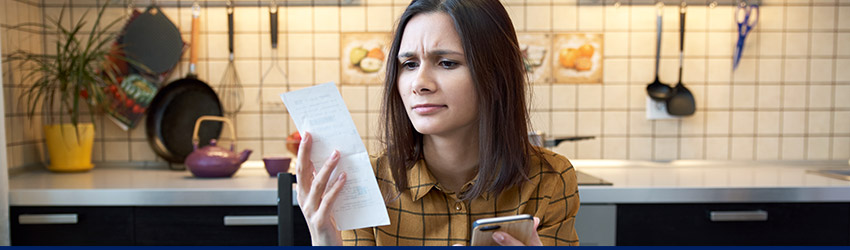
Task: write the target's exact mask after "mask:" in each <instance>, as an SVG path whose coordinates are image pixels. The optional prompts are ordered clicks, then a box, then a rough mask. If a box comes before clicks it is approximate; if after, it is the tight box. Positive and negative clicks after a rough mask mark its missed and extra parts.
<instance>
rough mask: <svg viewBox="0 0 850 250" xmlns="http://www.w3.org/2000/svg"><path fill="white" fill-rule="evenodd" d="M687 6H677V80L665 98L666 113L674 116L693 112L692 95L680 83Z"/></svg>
mask: <svg viewBox="0 0 850 250" xmlns="http://www.w3.org/2000/svg"><path fill="white" fill-rule="evenodd" d="M686 10H687V6H686V5H685V2H682V5H681V6H679V82H678V83H676V87H675V88H673V95H672V96H671V97H670V99H667V113H669V114H671V115H676V116H687V115H692V114H694V111H696V103H695V101H694V95H693V94H691V91H690V90H688V88H686V87H685V85H684V84H682V64H684V57H685V14H686V12H687V11H686Z"/></svg>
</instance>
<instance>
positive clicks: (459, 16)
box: [381, 0, 539, 200]
mask: <svg viewBox="0 0 850 250" xmlns="http://www.w3.org/2000/svg"><path fill="white" fill-rule="evenodd" d="M432 12H443V13H446V14H448V15H449V16H450V17H451V19H452V20H453V22H454V26H455V29H456V30H457V32H458V35H459V36H460V39H461V43H462V44H463V51H464V52H465V54H466V61H467V63H468V66H469V70H470V73H471V75H472V80H473V84H474V85H475V91H476V95H477V96H478V108H479V119H478V121H479V123H478V131H479V132H478V133H479V134H478V138H479V144H478V145H479V162H478V163H479V168H478V176H477V177H478V180H477V181H476V183H474V184H473V186H472V188H470V189H469V190H468V191H467V192H465V193H463V194H462V196H461V198H462V199H463V200H472V199H474V198H475V197H478V196H481V195H482V194H484V193H487V192H492V193H494V194H499V193H500V192H501V191H504V190H505V189H507V188H509V187H510V186H512V185H515V184H519V183H521V182H522V181H524V180H527V179H528V176H527V175H528V174H527V173H528V164H529V163H528V159H529V156H530V155H531V154H539V152H538V151H537V150H536V149H535V148H534V147H532V146H531V144H530V143H529V142H528V137H527V136H528V134H527V133H528V132H527V131H528V120H529V119H528V112H527V109H526V99H525V91H526V86H525V69H524V67H523V62H522V54H521V52H520V49H519V43H518V41H517V36H516V31H515V30H514V26H513V24H512V23H511V19H510V17H509V16H508V13H507V11H506V10H505V7H504V6H502V4H501V3H500V2H499V1H498V0H413V1H412V2H411V3H410V5H409V6H407V9H406V10H405V11H404V13H403V14H402V15H401V18H400V19H399V21H398V23H397V24H396V25H397V26H396V29H395V34H394V36H393V42H392V48H391V49H390V53H389V55H388V57H387V74H386V83H385V85H384V96H383V97H384V100H383V106H382V111H381V112H382V114H381V115H382V120H383V124H382V130H383V137H382V138H381V139H382V141H383V143H384V145H386V150H387V151H386V157H388V163H389V166H390V168H391V169H392V175H393V179H394V180H395V184H396V186H395V188H396V190H397V191H399V194H400V192H403V191H404V190H405V189H407V188H408V181H407V172H408V170H410V169H411V168H412V167H413V166H414V164H415V163H416V162H417V161H418V160H420V159H423V156H424V155H423V152H424V151H423V146H422V140H423V136H422V134H420V133H419V132H417V131H416V129H415V128H414V127H413V124H412V123H411V122H410V118H408V116H407V112H406V109H405V106H404V103H403V102H402V99H401V96H400V95H399V92H398V75H399V66H400V63H399V62H398V60H397V56H398V53H399V46H400V44H401V38H402V34H404V29H405V26H407V23H408V22H409V21H410V19H411V18H413V17H414V16H416V15H418V14H423V13H432Z"/></svg>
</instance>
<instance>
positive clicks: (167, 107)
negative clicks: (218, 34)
mask: <svg viewBox="0 0 850 250" xmlns="http://www.w3.org/2000/svg"><path fill="white" fill-rule="evenodd" d="M196 4H197V3H196ZM199 13H200V7H199V6H193V10H192V44H191V47H192V48H191V50H190V51H191V56H190V62H189V74H188V75H187V76H186V77H185V78H183V79H180V80H177V81H174V82H172V83H170V84H168V85H166V86H165V87H164V88H162V89H160V90H159V92H157V94H156V96H155V97H154V98H153V101H151V104H150V106H149V107H148V118H147V120H146V121H145V129H146V133H147V137H148V143H150V145H151V147H152V148H153V150H154V152H156V154H157V155H159V156H160V157H162V158H164V159H165V160H167V161H168V162H170V163H183V161H184V160H186V156H188V155H189V154H190V153H192V150H193V147H192V132H193V130H194V128H195V120H197V119H198V118H200V117H201V116H205V115H213V116H221V115H222V108H221V102H220V101H219V99H218V95H216V93H215V91H213V89H212V88H211V87H210V86H209V85H207V84H206V83H204V82H203V81H201V80H198V78H197V76H196V75H195V63H197V60H198V57H197V49H198V48H197V46H195V45H197V36H198V31H199V29H198V26H199V24H198V15H199ZM221 126H222V125H221V124H220V123H219V124H210V125H209V126H204V127H203V128H202V129H201V130H200V131H198V136H199V137H200V139H201V145H199V146H204V145H205V144H208V142H209V141H210V139H212V138H218V136H219V134H220V133H221ZM204 142H206V143H204ZM172 168H174V167H173V166H172Z"/></svg>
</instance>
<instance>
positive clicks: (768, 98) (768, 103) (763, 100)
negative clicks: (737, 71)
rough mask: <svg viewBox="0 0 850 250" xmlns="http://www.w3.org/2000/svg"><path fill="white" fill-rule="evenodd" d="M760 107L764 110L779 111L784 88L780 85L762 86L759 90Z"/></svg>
mask: <svg viewBox="0 0 850 250" xmlns="http://www.w3.org/2000/svg"><path fill="white" fill-rule="evenodd" d="M757 91H758V92H757V93H758V107H759V108H762V109H778V108H779V107H780V106H779V105H780V100H782V99H780V97H781V96H782V93H781V91H782V88H781V86H779V85H760V86H758V89H757Z"/></svg>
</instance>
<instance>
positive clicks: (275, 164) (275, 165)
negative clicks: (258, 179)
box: [263, 156, 292, 176]
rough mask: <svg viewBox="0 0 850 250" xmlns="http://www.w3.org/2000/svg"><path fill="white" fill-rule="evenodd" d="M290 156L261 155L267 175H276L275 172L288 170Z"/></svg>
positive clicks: (290, 160)
mask: <svg viewBox="0 0 850 250" xmlns="http://www.w3.org/2000/svg"><path fill="white" fill-rule="evenodd" d="M291 162H292V158H289V157H284V156H274V157H263V164H264V165H266V171H267V172H269V176H277V173H286V172H287V171H289V163H291Z"/></svg>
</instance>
